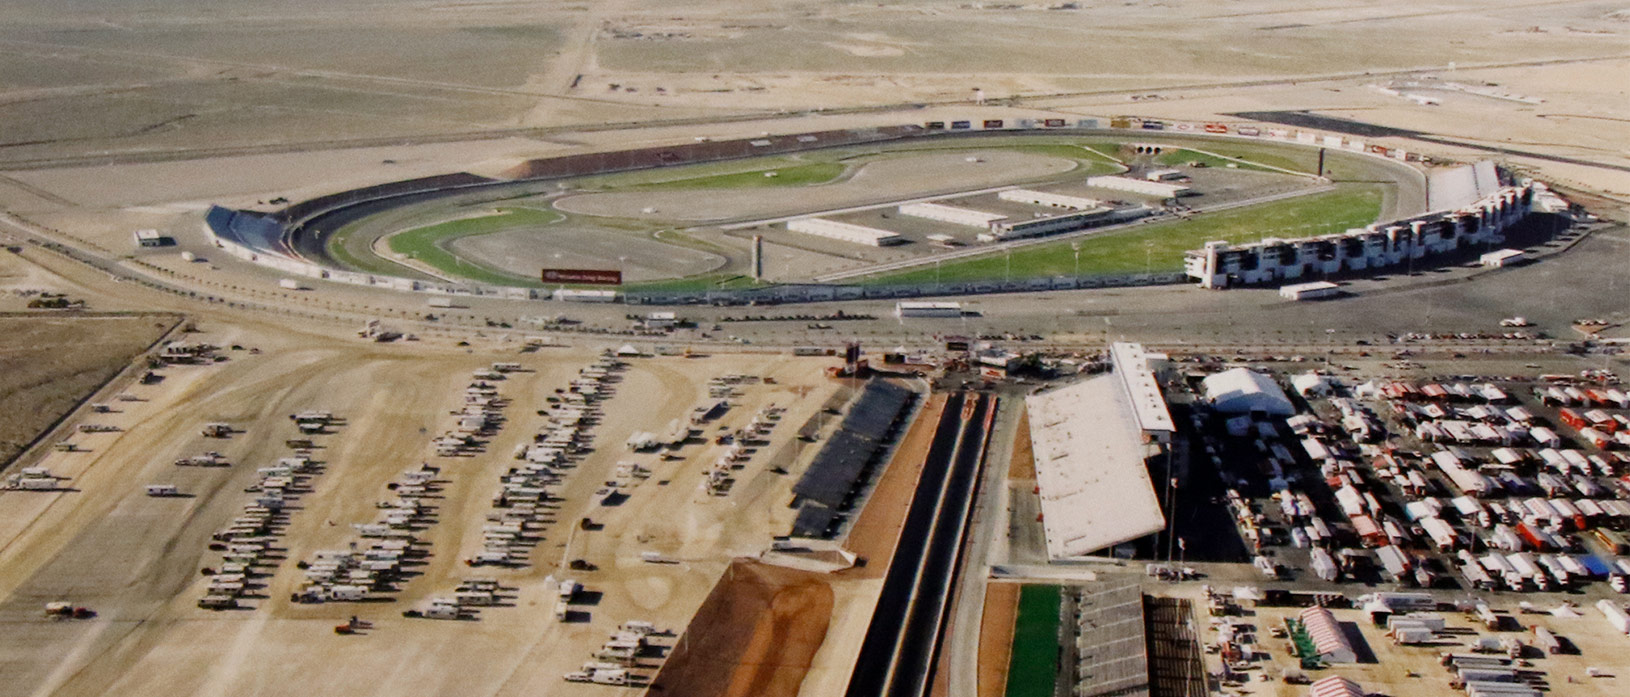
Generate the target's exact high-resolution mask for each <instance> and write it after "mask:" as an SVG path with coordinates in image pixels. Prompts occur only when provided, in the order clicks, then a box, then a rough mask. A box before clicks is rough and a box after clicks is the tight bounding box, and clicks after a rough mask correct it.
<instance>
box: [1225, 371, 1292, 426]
mask: <svg viewBox="0 0 1630 697" xmlns="http://www.w3.org/2000/svg"><path fill="white" fill-rule="evenodd" d="M1205 391H1206V399H1207V400H1209V401H1210V402H1211V406H1212V408H1213V409H1216V410H1217V411H1219V412H1222V413H1224V414H1246V413H1251V412H1262V413H1265V414H1272V415H1274V416H1290V415H1292V414H1295V413H1296V407H1295V406H1293V405H1292V404H1291V403H1290V398H1288V397H1286V396H1285V391H1284V390H1281V389H1279V385H1276V384H1274V381H1273V378H1270V377H1268V376H1266V375H1263V374H1262V373H1258V372H1255V371H1252V370H1247V369H1245V368H1235V369H1233V370H1227V371H1223V372H1221V373H1217V374H1216V375H1212V376H1211V377H1208V378H1206V379H1205Z"/></svg>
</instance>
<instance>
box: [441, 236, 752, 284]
mask: <svg viewBox="0 0 1630 697" xmlns="http://www.w3.org/2000/svg"><path fill="white" fill-rule="evenodd" d="M446 246H447V249H448V251H450V252H452V253H453V254H454V255H456V256H458V257H460V258H462V259H466V260H468V261H470V262H473V263H475V264H477V265H480V266H485V267H489V268H494V269H497V270H499V271H502V272H505V273H510V274H514V275H517V276H522V277H528V278H536V277H537V276H538V271H539V270H540V269H545V268H552V269H619V270H621V271H622V272H623V280H624V281H625V282H630V283H636V282H640V281H653V280H661V279H669V278H683V277H689V276H696V275H699V274H705V273H709V272H712V271H717V270H719V269H720V268H722V267H723V266H724V265H725V264H726V263H728V262H729V260H728V259H727V258H726V257H725V256H723V255H721V254H714V253H712V252H707V251H703V250H700V249H691V248H689V247H681V246H679V245H676V244H669V243H667V242H662V241H660V240H657V239H654V238H652V237H651V236H650V235H648V234H646V233H641V232H632V231H628V232H625V231H618V230H608V229H605V228H595V227H590V226H578V225H574V224H572V223H571V222H566V223H561V224H555V225H548V226H541V227H528V228H520V229H509V230H503V231H500V232H493V233H488V234H485V235H475V236H469V237H460V238H458V239H454V240H450V241H448V242H447V243H446Z"/></svg>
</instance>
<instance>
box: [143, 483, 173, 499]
mask: <svg viewBox="0 0 1630 697" xmlns="http://www.w3.org/2000/svg"><path fill="white" fill-rule="evenodd" d="M147 495H148V496H155V497H161V496H180V495H181V492H180V491H177V490H176V488H175V485H174V484H148V485H147Z"/></svg>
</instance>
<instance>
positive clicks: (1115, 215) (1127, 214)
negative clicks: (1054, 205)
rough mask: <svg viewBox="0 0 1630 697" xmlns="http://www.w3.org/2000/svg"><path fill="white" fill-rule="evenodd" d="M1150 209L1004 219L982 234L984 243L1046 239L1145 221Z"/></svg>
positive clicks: (1136, 207)
mask: <svg viewBox="0 0 1630 697" xmlns="http://www.w3.org/2000/svg"><path fill="white" fill-rule="evenodd" d="M1150 212H1151V211H1150V210H1149V208H1148V207H1146V206H1132V207H1127V208H1115V209H1110V208H1095V209H1092V210H1086V211H1076V212H1073V213H1062V214H1059V215H1050V216H1046V217H1042V218H1021V219H1016V220H1002V221H998V222H994V223H991V224H990V229H989V230H987V231H986V232H982V233H980V234H979V238H978V239H979V241H981V242H996V241H999V240H1016V239H1021V238H1025V237H1042V236H1044V235H1057V234H1060V233H1065V232H1075V231H1077V230H1086V229H1088V228H1095V227H1099V226H1102V225H1109V224H1112V223H1119V222H1122V221H1126V220H1132V219H1134V218H1141V217H1143V216H1146V215H1148V214H1149V213H1150Z"/></svg>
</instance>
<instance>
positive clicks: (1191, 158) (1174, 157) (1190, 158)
mask: <svg viewBox="0 0 1630 697" xmlns="http://www.w3.org/2000/svg"><path fill="white" fill-rule="evenodd" d="M1155 162H1159V163H1160V164H1163V165H1168V166H1172V167H1181V166H1184V165H1187V164H1189V163H1190V162H1199V163H1203V164H1204V165H1205V166H1207V167H1228V166H1230V165H1233V166H1234V167H1235V168H1237V169H1246V170H1254V171H1258V172H1277V171H1279V170H1276V169H1270V168H1268V167H1263V166H1260V165H1256V164H1251V163H1246V162H1239V161H1236V160H1231V159H1228V158H1226V157H1217V156H1216V155H1210V154H1207V153H1203V152H1195V151H1193V150H1171V151H1167V152H1163V153H1161V154H1159V155H1157V156H1155Z"/></svg>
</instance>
